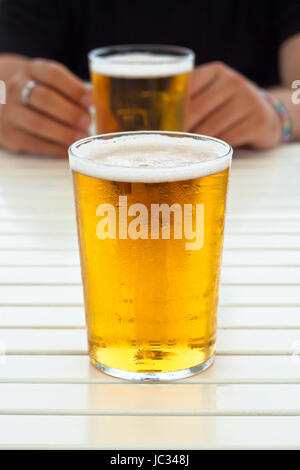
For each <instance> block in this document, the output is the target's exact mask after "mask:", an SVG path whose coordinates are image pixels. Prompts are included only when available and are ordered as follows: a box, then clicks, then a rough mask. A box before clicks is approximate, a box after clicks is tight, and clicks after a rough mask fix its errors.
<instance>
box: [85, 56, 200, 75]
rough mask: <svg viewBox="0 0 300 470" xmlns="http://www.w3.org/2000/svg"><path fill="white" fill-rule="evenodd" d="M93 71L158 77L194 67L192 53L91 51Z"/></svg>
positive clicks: (181, 72)
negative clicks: (107, 53) (110, 52)
mask: <svg viewBox="0 0 300 470" xmlns="http://www.w3.org/2000/svg"><path fill="white" fill-rule="evenodd" d="M89 59H90V68H91V71H92V72H93V73H97V74H98V75H107V76H110V77H119V78H151V77H153V78H155V77H156V78H159V77H168V76H173V75H179V74H184V73H188V72H190V71H191V70H192V69H193V67H194V54H193V53H192V52H191V51H190V53H186V54H185V55H174V54H168V53H163V52H161V53H154V52H151V51H148V52H147V51H132V52H130V51H129V52H122V53H121V52H120V53H114V54H112V55H101V54H100V53H98V52H97V50H96V51H92V52H91V53H90V55H89Z"/></svg>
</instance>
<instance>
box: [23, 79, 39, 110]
mask: <svg viewBox="0 0 300 470" xmlns="http://www.w3.org/2000/svg"><path fill="white" fill-rule="evenodd" d="M37 86H38V83H37V82H36V81H35V80H29V81H28V82H27V83H26V85H25V86H24V88H23V89H22V92H21V99H22V103H23V104H25V106H30V95H31V93H32V90H33V89H34V88H36V87H37Z"/></svg>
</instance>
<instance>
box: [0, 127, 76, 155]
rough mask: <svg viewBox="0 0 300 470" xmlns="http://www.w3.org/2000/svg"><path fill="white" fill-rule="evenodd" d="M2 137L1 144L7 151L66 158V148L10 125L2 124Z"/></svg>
mask: <svg viewBox="0 0 300 470" xmlns="http://www.w3.org/2000/svg"><path fill="white" fill-rule="evenodd" d="M3 135H5V140H4V142H3V144H4V146H5V147H6V148H7V149H9V150H13V151H15V152H26V153H31V154H35V155H49V156H53V157H59V158H66V157H67V147H64V146H62V145H58V144H55V143H53V142H50V141H47V140H45V139H41V138H39V137H36V136H34V135H31V134H28V132H25V131H23V130H22V129H18V128H17V127H15V126H12V125H11V124H8V123H5V124H4V126H3Z"/></svg>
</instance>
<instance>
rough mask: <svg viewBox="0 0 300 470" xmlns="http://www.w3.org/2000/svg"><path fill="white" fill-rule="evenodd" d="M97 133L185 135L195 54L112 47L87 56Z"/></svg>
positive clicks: (178, 49) (169, 49) (181, 50)
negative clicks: (187, 101)
mask: <svg viewBox="0 0 300 470" xmlns="http://www.w3.org/2000/svg"><path fill="white" fill-rule="evenodd" d="M89 63H90V71H91V78H92V82H93V89H94V101H95V108H96V120H97V131H98V132H99V133H107V132H119V131H122V132H123V131H139V130H163V131H182V130H184V117H185V108H186V99H187V92H188V85H189V78H190V75H191V71H192V69H193V66H194V53H193V52H192V51H191V50H189V49H185V48H182V47H175V46H155V45H149V46H143V45H137V46H114V47H107V48H102V49H96V50H94V51H92V52H90V54H89Z"/></svg>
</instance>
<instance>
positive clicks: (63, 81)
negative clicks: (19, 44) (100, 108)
mask: <svg viewBox="0 0 300 470" xmlns="http://www.w3.org/2000/svg"><path fill="white" fill-rule="evenodd" d="M29 72H30V75H31V77H32V78H33V79H34V80H36V81H38V82H41V83H43V84H44V85H47V86H50V87H52V88H54V89H56V90H58V91H59V92H60V93H62V94H63V95H65V96H67V97H68V98H70V99H71V100H73V101H75V102H77V103H79V104H81V105H82V106H84V107H85V108H87V107H89V106H91V105H92V103H93V96H92V91H91V90H88V88H87V87H86V86H85V85H84V83H83V82H82V81H81V80H80V79H79V78H77V77H76V76H75V75H74V74H73V73H72V72H70V70H68V69H67V67H65V66H64V65H62V64H59V63H57V62H53V61H49V60H45V59H35V60H32V61H31V62H30V65H29Z"/></svg>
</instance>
